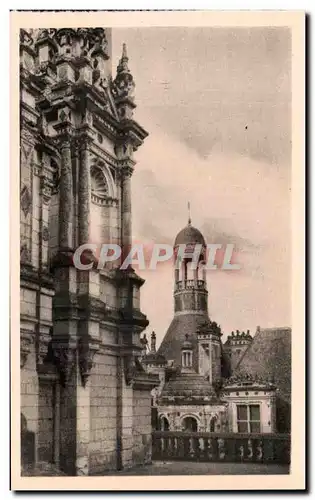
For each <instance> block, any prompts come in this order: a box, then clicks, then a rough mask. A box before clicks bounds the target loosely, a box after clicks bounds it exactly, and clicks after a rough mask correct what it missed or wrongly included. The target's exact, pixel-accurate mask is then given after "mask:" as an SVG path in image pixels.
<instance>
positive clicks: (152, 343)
mask: <svg viewBox="0 0 315 500" xmlns="http://www.w3.org/2000/svg"><path fill="white" fill-rule="evenodd" d="M151 352H156V335H155V332H152V334H151Z"/></svg>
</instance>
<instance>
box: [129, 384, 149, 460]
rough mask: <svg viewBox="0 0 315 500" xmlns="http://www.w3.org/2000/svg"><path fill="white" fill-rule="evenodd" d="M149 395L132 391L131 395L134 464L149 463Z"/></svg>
mask: <svg viewBox="0 0 315 500" xmlns="http://www.w3.org/2000/svg"><path fill="white" fill-rule="evenodd" d="M151 434H152V428H151V394H150V392H149V391H147V392H144V391H137V390H135V391H134V394H133V433H132V436H133V450H132V460H133V463H134V464H143V463H149V462H151V455H152V449H151Z"/></svg>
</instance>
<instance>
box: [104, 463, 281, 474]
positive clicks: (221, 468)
mask: <svg viewBox="0 0 315 500" xmlns="http://www.w3.org/2000/svg"><path fill="white" fill-rule="evenodd" d="M289 473H290V466H289V465H278V464H238V463H226V464H222V463H213V462H162V461H161V462H160V461H154V462H153V463H152V464H148V465H143V466H139V467H135V468H132V469H129V470H122V471H119V472H118V471H116V472H114V473H113V472H109V473H108V474H106V475H109V476H116V475H121V476H180V475H182V476H183V475H185V476H186V475H192V476H193V475H215V474H217V475H222V474H237V475H242V474H289ZM102 475H103V474H102Z"/></svg>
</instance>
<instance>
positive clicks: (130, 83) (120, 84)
mask: <svg viewBox="0 0 315 500" xmlns="http://www.w3.org/2000/svg"><path fill="white" fill-rule="evenodd" d="M128 61H129V58H128V56H127V46H126V44H125V43H124V44H123V51H122V56H121V59H120V61H119V64H118V66H117V75H116V78H115V80H114V81H113V84H112V92H113V96H114V98H116V99H122V98H128V99H131V100H132V101H133V100H134V89H135V83H134V80H133V76H132V75H131V73H130V70H129V67H128Z"/></svg>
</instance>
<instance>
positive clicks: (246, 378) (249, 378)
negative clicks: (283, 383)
mask: <svg viewBox="0 0 315 500" xmlns="http://www.w3.org/2000/svg"><path fill="white" fill-rule="evenodd" d="M252 387H266V388H269V389H274V388H275V385H274V381H273V379H270V380H269V379H266V378H264V377H261V376H260V375H258V374H254V375H253V374H251V373H247V372H246V371H239V372H236V373H235V374H233V375H232V376H231V377H230V378H229V379H227V380H226V381H225V382H224V385H223V390H228V389H241V390H244V389H248V388H250V389H251V388H252Z"/></svg>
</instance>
